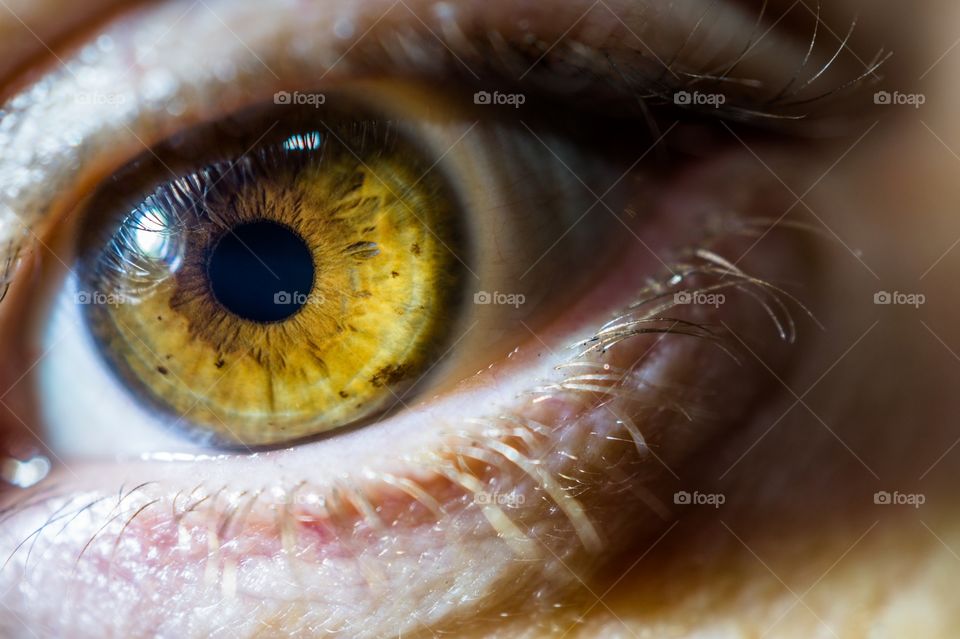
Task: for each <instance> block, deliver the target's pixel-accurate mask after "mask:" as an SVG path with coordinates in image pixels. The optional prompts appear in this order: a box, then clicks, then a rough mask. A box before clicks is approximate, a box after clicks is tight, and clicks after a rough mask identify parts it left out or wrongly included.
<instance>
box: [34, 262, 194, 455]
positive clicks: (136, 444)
mask: <svg viewBox="0 0 960 639" xmlns="http://www.w3.org/2000/svg"><path fill="white" fill-rule="evenodd" d="M89 303H135V302H131V301H130V300H129V299H128V298H124V297H115V296H93V295H90V294H86V295H84V294H83V293H82V292H81V291H80V290H79V286H78V283H77V280H76V277H74V276H70V277H69V278H68V280H67V282H66V283H65V286H64V287H63V288H62V289H61V292H60V293H59V295H58V297H57V299H56V300H55V301H54V303H53V308H52V309H51V312H50V316H49V320H48V322H47V325H46V326H45V327H44V329H43V332H44V334H43V343H44V344H46V345H48V346H47V349H48V352H47V354H46V356H45V357H44V358H43V359H42V360H41V361H40V363H39V364H38V365H37V367H36V368H35V369H34V374H35V375H36V376H37V381H36V384H37V387H38V389H39V396H40V397H41V398H42V401H41V402H40V410H41V413H42V420H43V423H44V426H45V431H44V434H45V438H46V441H47V443H48V444H49V446H50V448H51V449H53V450H56V451H57V452H58V454H60V455H61V456H63V457H64V458H67V457H71V458H72V457H95V456H102V455H104V453H106V454H109V455H116V456H117V457H121V458H135V457H139V456H140V455H141V454H142V453H143V451H144V450H153V451H170V452H180V451H183V450H185V449H187V450H189V449H193V450H195V449H196V444H190V442H188V441H186V438H184V437H183V436H178V435H177V434H176V433H175V432H174V430H173V429H168V428H164V427H162V426H161V424H159V423H158V422H162V421H164V418H160V417H158V416H157V415H151V411H150V408H149V407H148V406H147V405H145V404H144V403H142V402H140V401H138V400H137V398H136V397H135V396H134V395H133V394H132V393H130V392H129V391H128V390H126V389H125V387H124V386H123V384H122V383H121V381H120V380H119V379H118V378H117V377H116V375H114V373H113V372H112V371H111V370H110V369H109V367H108V365H107V364H106V362H105V361H104V360H103V358H102V357H101V356H100V347H98V346H97V345H96V343H94V341H93V337H92V336H91V335H90V331H89V330H87V327H86V324H85V319H84V317H83V309H84V308H85V307H84V305H85V304H89Z"/></svg>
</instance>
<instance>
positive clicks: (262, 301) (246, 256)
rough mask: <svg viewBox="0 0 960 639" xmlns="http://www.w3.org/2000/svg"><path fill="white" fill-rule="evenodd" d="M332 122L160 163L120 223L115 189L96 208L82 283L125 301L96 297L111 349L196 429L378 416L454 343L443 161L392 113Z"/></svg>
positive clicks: (283, 436) (453, 264)
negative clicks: (395, 125) (170, 166)
mask: <svg viewBox="0 0 960 639" xmlns="http://www.w3.org/2000/svg"><path fill="white" fill-rule="evenodd" d="M301 124H302V123H301ZM298 126H299V125H298ZM334 132H335V134H334V135H325V134H322V133H321V132H320V131H318V130H315V129H311V128H308V127H303V126H302V127H301V128H299V129H296V130H292V131H287V132H285V133H284V134H283V135H282V136H279V137H278V136H276V135H272V136H270V137H269V139H268V141H266V142H262V143H260V144H258V145H256V146H255V147H254V148H253V149H251V150H250V151H249V152H248V153H242V154H239V155H237V156H234V157H225V158H221V157H218V158H217V159H215V160H212V161H209V162H207V163H206V164H200V165H196V166H192V167H187V168H186V169H185V171H184V173H183V174H181V175H179V176H178V177H176V178H174V179H169V180H166V181H164V180H163V179H162V176H161V179H158V180H157V181H155V182H154V184H153V186H152V189H148V190H146V191H145V192H144V193H143V194H142V197H141V199H140V201H133V202H130V203H129V206H128V207H127V212H126V213H124V214H122V215H120V216H119V223H117V222H113V224H112V226H113V228H110V227H111V224H110V223H106V224H105V223H104V222H103V220H102V219H97V217H96V214H95V212H96V211H99V210H109V209H110V208H111V207H113V208H117V202H116V198H115V196H114V195H111V194H110V193H109V192H107V193H106V194H104V193H101V194H100V195H99V196H95V197H94V199H93V200H92V201H91V203H90V205H89V207H88V210H89V211H91V212H92V215H91V217H90V219H89V221H88V224H87V228H86V229H85V230H84V231H82V240H81V242H82V245H83V246H84V247H86V248H85V249H82V250H81V262H80V264H81V268H80V274H81V275H80V279H81V282H80V283H81V288H82V290H85V291H91V292H93V294H95V295H99V296H100V297H101V298H104V299H109V300H112V301H113V302H115V303H107V304H90V305H88V306H86V307H85V317H86V321H87V324H88V325H89V327H90V330H91V333H92V334H93V335H94V337H95V340H96V341H97V345H98V349H99V350H100V352H101V354H102V355H103V357H104V358H105V359H106V360H107V361H108V362H109V363H110V364H111V366H112V368H113V369H114V370H115V372H116V373H117V374H118V375H119V376H120V377H121V378H122V379H123V380H124V381H125V383H126V384H127V385H128V386H130V387H132V388H134V389H137V390H138V391H139V392H140V394H141V395H143V397H144V399H145V400H147V401H148V402H150V403H152V404H154V405H156V406H157V407H159V408H160V409H162V410H163V411H165V412H166V413H168V414H170V415H172V416H173V417H174V418H175V419H177V421H178V423H179V424H180V425H181V427H185V428H187V429H189V430H191V431H192V434H193V435H194V436H195V437H196V438H198V439H200V440H205V441H207V442H209V443H212V444H216V445H221V446H226V447H237V446H242V447H254V446H266V445H274V444H279V443H285V442H291V441H295V440H298V439H302V438H305V437H309V436H312V435H316V434H320V433H324V432H327V431H331V430H334V429H336V428H339V427H342V426H345V425H348V424H352V423H355V422H358V421H360V420H363V419H364V418H368V417H371V416H373V415H375V414H377V413H378V412H382V411H383V410H385V409H387V408H389V407H390V406H391V405H392V404H395V403H396V402H397V401H398V397H402V396H403V392H404V390H405V389H407V388H408V387H409V386H410V384H411V383H412V382H414V381H415V380H416V379H417V378H418V377H419V376H420V375H422V374H423V372H424V371H425V370H426V369H427V368H428V366H429V365H430V364H431V362H432V361H433V360H434V359H435V357H436V355H437V353H438V352H439V348H440V347H441V346H443V342H444V340H445V338H446V333H447V329H448V328H449V326H450V325H451V319H452V318H453V317H454V316H455V314H456V312H457V302H458V300H459V299H460V297H461V292H460V291H459V287H460V284H461V270H462V266H461V263H460V261H459V260H460V258H459V255H458V254H456V251H457V250H458V248H460V234H459V233H458V231H457V228H458V219H457V216H458V215H459V212H458V210H457V209H456V207H455V206H454V203H453V198H452V197H451V196H450V195H449V190H448V188H447V186H446V184H445V183H444V181H443V178H442V175H441V173H440V172H429V171H427V170H426V167H428V166H429V164H428V163H426V162H425V161H421V160H420V155H419V150H418V149H417V148H415V147H414V145H412V144H411V143H409V142H407V141H406V140H405V139H404V138H403V137H402V136H400V135H399V134H398V133H397V132H396V131H394V130H392V129H391V127H390V125H386V124H382V123H373V122H363V123H361V122H356V121H353V122H349V121H343V122H340V123H338V124H336V126H335V128H334ZM355 154H356V155H355ZM120 179H121V180H122V179H123V177H122V176H121V178H120ZM131 179H136V178H135V177H133V178H131ZM121 208H122V207H121ZM114 219H117V218H114ZM105 235H106V236H108V239H107V240H106V241H105V242H103V241H101V239H102V238H103V237H104V236H105Z"/></svg>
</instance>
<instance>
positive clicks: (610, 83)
mask: <svg viewBox="0 0 960 639" xmlns="http://www.w3.org/2000/svg"><path fill="white" fill-rule="evenodd" d="M766 10H767V0H764V1H763V4H762V6H761V7H760V9H759V11H758V18H757V21H756V24H755V26H754V32H753V34H752V35H751V36H750V37H749V38H748V43H753V42H754V39H755V38H756V37H757V33H760V29H761V27H762V26H763V22H764V16H765V15H766ZM820 11H821V9H820V2H818V3H817V9H816V23H815V26H814V28H813V29H812V33H811V36H810V41H809V47H808V49H807V54H806V55H805V56H804V58H803V59H802V60H801V61H800V62H799V64H798V67H797V70H796V72H795V73H794V74H793V75H792V77H790V78H788V79H786V80H785V82H784V84H783V86H782V87H781V88H780V89H779V90H777V91H775V92H773V93H772V94H771V89H773V87H769V86H764V85H763V84H762V83H759V84H758V83H757V82H755V81H751V80H748V79H744V78H735V77H733V76H732V75H731V73H732V71H733V70H734V69H735V68H736V66H737V65H738V64H739V63H740V62H741V61H742V60H743V59H744V57H745V55H746V54H747V52H748V51H749V47H750V44H748V45H747V46H746V47H744V49H743V51H742V52H741V53H740V54H739V55H738V56H736V57H735V58H734V59H732V60H730V61H728V62H726V63H724V64H719V65H716V69H718V70H722V71H721V72H720V73H719V74H717V73H703V72H699V73H698V72H696V71H694V70H691V69H685V68H682V67H681V65H679V63H678V62H677V58H678V57H679V55H680V53H681V52H682V51H683V50H684V49H685V48H686V47H687V46H688V44H689V43H690V42H691V41H693V40H694V37H695V35H696V33H697V31H698V28H699V23H698V24H697V25H695V26H694V27H693V28H692V29H691V31H690V33H689V34H688V36H687V38H686V39H685V41H684V43H683V44H682V45H681V47H680V48H679V49H678V50H677V51H676V52H675V53H674V55H673V56H672V57H671V59H670V60H669V61H668V62H666V64H665V65H663V64H660V63H659V62H657V61H652V60H651V59H650V58H645V57H644V56H643V55H642V54H639V57H638V58H637V59H636V62H635V63H632V61H631V60H625V61H620V62H617V61H616V60H614V59H613V57H611V55H610V53H609V52H605V51H603V50H600V49H595V48H591V47H587V46H585V45H583V44H582V43H578V42H575V41H572V40H561V41H560V42H558V43H556V46H553V47H552V48H551V49H549V50H548V55H543V54H542V53H541V52H540V50H539V49H536V48H532V47H531V45H529V44H524V43H520V42H513V41H508V40H506V39H505V38H504V37H503V36H502V35H500V34H498V33H486V34H484V37H485V40H480V41H476V42H471V43H469V49H470V52H469V53H471V54H472V55H471V61H472V62H473V63H474V64H475V65H476V68H477V69H478V70H480V71H481V72H489V73H492V74H494V75H495V77H496V78H497V81H498V82H503V83H510V82H515V78H517V77H518V73H519V72H518V68H521V67H524V70H529V69H532V68H534V67H536V68H535V69H534V72H533V73H531V75H530V78H531V83H536V82H535V81H539V82H540V84H541V85H554V84H556V82H557V79H558V78H559V77H562V76H561V75H560V74H558V73H555V72H554V70H553V67H554V66H557V65H561V66H562V65H566V66H567V67H569V68H570V69H572V70H573V71H574V72H575V74H576V75H577V76H578V77H579V78H580V79H579V82H581V83H582V81H583V78H584V77H587V78H592V80H591V81H590V82H589V83H588V84H587V85H586V87H585V88H581V89H580V90H579V91H578V92H571V93H570V94H568V97H569V98H571V99H576V98H577V97H578V94H579V95H580V96H583V95H588V94H589V92H591V91H598V90H600V89H602V88H606V89H608V90H613V92H614V94H615V95H617V96H618V97H619V99H618V100H617V101H616V102H615V104H614V105H612V106H614V107H615V108H617V109H627V110H628V111H633V112H634V113H635V114H637V115H638V116H639V119H640V120H642V121H644V122H646V126H647V127H648V128H649V129H650V132H651V134H652V136H653V138H654V139H657V138H659V137H660V136H659V127H658V124H657V118H656V117H655V114H653V113H652V110H654V109H662V108H663V107H665V106H669V105H671V104H672V102H673V96H674V95H675V94H676V93H677V92H678V91H686V90H694V89H697V88H714V89H716V88H717V87H719V86H723V87H724V88H725V91H724V95H726V96H728V97H729V98H730V100H731V101H730V102H729V103H726V104H723V105H720V106H719V107H718V108H709V109H706V110H703V111H697V110H695V109H688V108H684V107H681V108H680V109H679V110H678V111H679V112H680V113H682V112H684V111H687V112H691V111H693V112H694V114H695V115H701V116H707V117H708V118H710V119H713V120H730V121H737V122H742V123H746V124H748V125H753V126H759V127H763V128H766V129H770V128H773V129H775V130H779V131H788V130H794V129H793V125H796V121H797V120H798V119H799V120H803V119H804V118H807V117H808V116H809V115H810V114H811V113H813V112H814V111H815V110H817V109H819V108H820V107H821V105H823V104H825V103H828V102H832V101H834V100H836V99H838V98H840V97H842V96H848V95H851V94H857V93H858V92H859V89H861V88H862V87H864V86H866V85H868V84H872V83H873V82H876V81H879V80H880V77H879V76H878V75H877V71H878V70H879V69H880V67H881V66H882V65H883V64H884V63H885V62H886V61H887V60H888V59H889V57H890V55H891V54H890V53H888V52H885V51H884V50H883V49H881V50H880V51H878V53H877V55H876V56H875V57H874V59H873V60H872V61H871V63H869V64H868V65H867V68H866V70H865V71H864V72H863V73H861V74H859V75H856V76H855V77H853V78H850V79H848V80H846V81H843V82H841V83H839V84H838V85H836V86H834V87H832V88H830V89H828V90H826V91H823V92H821V93H820V94H819V95H817V96H815V97H813V98H805V99H803V100H793V101H789V100H783V99H782V98H783V97H784V95H786V94H787V92H789V91H790V88H791V87H792V86H793V85H795V84H797V83H798V82H799V78H800V77H801V76H802V74H803V70H804V68H805V67H806V65H807V63H808V62H809V60H810V59H811V53H812V51H813V50H814V48H815V45H816V42H817V38H818V37H821V36H820V34H821V33H822V30H821V29H820V28H819V25H820ZM855 26H856V20H854V21H852V23H851V28H850V29H849V30H848V32H847V35H846V37H845V38H844V39H843V40H842V41H841V43H840V45H839V46H838V47H837V49H836V54H835V55H834V56H832V57H831V58H830V60H829V62H828V63H827V64H826V65H824V66H822V67H821V68H819V69H815V70H813V71H811V73H810V75H809V76H808V78H807V80H805V81H803V82H800V87H801V88H803V87H805V86H807V85H808V84H810V83H811V81H812V80H814V79H818V78H820V77H821V76H822V75H823V74H824V73H825V72H826V71H827V69H828V68H829V67H830V66H832V65H834V64H836V63H837V59H838V57H839V54H840V52H842V51H843V49H844V48H845V47H846V45H847V43H848V41H849V38H850V37H851V35H852V33H853V29H854V27H855ZM458 33H459V30H458ZM763 34H764V35H765V32H764V33H763ZM394 37H396V38H399V39H403V38H404V37H405V36H403V35H402V34H400V33H396V34H394ZM442 37H443V39H444V40H445V42H444V46H443V47H440V48H439V49H438V53H439V54H440V55H441V56H446V55H447V54H448V53H452V52H453V50H454V49H455V48H461V49H462V48H463V44H462V43H460V42H459V41H457V42H455V41H452V40H451V38H449V37H447V34H446V32H444V33H443V36H442ZM461 40H462V34H461ZM534 42H536V40H534ZM358 49H359V47H358ZM409 50H410V49H409V48H406V47H403V46H398V47H388V48H385V51H386V54H387V55H388V56H389V57H390V58H391V59H392V62H393V63H394V64H395V65H397V66H398V67H399V68H403V66H404V61H403V60H402V59H400V58H401V57H402V56H403V55H404V52H406V51H409ZM383 52H384V51H381V53H383ZM461 53H462V54H463V55H465V56H466V55H467V52H464V51H461ZM357 54H358V55H359V54H360V52H359V51H358V52H357ZM454 55H456V54H454ZM458 60H459V58H458ZM531 61H535V62H537V64H535V65H529V63H530V62H531ZM415 62H416V61H414V60H413V59H410V60H408V61H407V62H406V64H407V67H410V66H411V65H413V64H414V63H415ZM640 62H645V63H648V64H649V63H651V62H653V64H654V68H658V67H659V68H660V72H659V74H655V75H651V74H649V73H646V72H643V71H640V70H639V64H640ZM452 68H457V67H452ZM473 75H475V76H476V75H477V74H476V73H473ZM524 75H525V73H524ZM538 79H539V80H538ZM467 80H469V79H467ZM711 83H712V84H713V86H712V87H711ZM730 87H732V88H733V90H729V88H730ZM791 97H792V96H791ZM673 106H674V107H675V106H676V105H673ZM14 235H15V234H14ZM37 241H38V240H37V238H36V237H30V234H29V233H28V232H27V231H26V229H25V230H24V233H23V234H22V237H17V238H15V239H10V240H9V241H8V242H7V246H6V247H3V249H2V250H0V301H2V300H3V298H4V297H5V295H6V293H7V290H8V288H9V285H10V283H11V281H12V280H13V276H14V273H15V271H16V270H17V267H18V264H19V262H20V258H21V257H22V256H23V254H24V253H25V252H29V250H31V249H32V248H33V245H34V244H36V243H37Z"/></svg>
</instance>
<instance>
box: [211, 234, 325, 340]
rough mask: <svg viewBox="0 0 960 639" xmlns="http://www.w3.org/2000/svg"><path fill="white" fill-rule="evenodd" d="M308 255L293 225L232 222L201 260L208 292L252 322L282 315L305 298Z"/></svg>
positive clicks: (309, 279)
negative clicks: (204, 264)
mask: <svg viewBox="0 0 960 639" xmlns="http://www.w3.org/2000/svg"><path fill="white" fill-rule="evenodd" d="M313 275H314V265H313V256H311V255H310V249H309V248H308V247H307V244H306V242H304V240H303V238H302V237H300V235H299V234H298V233H296V232H295V231H294V230H293V229H291V228H289V227H287V226H284V225H283V224H278V223H276V222H270V221H263V220H261V221H257V222H245V223H243V224H238V225H237V226H235V227H233V229H232V230H231V231H229V232H227V233H225V234H224V235H223V237H221V238H220V239H219V240H218V241H217V243H216V244H215V245H214V247H213V250H211V251H210V255H209V257H208V259H207V278H208V280H209V282H210V289H211V290H212V291H213V296H214V297H215V298H216V300H217V301H218V302H220V304H221V305H223V307H224V308H226V309H227V310H228V311H230V312H231V313H233V314H234V315H237V316H239V317H242V318H243V319H246V320H250V321H253V322H261V323H264V324H266V323H269V322H279V321H281V320H285V319H287V318H288V317H290V316H291V315H293V314H295V313H296V312H297V311H299V310H300V309H301V308H302V307H303V305H304V304H306V302H307V296H308V295H309V294H310V291H311V289H312V288H313Z"/></svg>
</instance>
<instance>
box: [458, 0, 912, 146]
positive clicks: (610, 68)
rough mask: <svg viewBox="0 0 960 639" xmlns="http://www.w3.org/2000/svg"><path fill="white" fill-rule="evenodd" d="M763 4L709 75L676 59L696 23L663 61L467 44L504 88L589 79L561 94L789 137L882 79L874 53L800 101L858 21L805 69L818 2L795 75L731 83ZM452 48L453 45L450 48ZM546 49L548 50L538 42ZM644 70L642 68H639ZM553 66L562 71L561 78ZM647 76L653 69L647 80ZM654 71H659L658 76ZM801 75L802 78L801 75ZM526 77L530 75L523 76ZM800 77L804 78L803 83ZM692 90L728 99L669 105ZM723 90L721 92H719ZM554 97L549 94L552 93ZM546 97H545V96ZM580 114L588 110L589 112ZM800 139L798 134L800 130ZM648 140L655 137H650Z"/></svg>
mask: <svg viewBox="0 0 960 639" xmlns="http://www.w3.org/2000/svg"><path fill="white" fill-rule="evenodd" d="M767 6H768V0H764V1H763V4H762V6H761V7H760V9H759V11H758V17H757V21H756V23H755V25H754V28H753V32H752V33H751V35H750V36H749V37H748V39H747V44H746V45H745V46H744V47H743V49H742V50H741V52H740V53H739V54H738V55H736V56H735V57H734V58H732V59H730V60H727V61H724V62H720V63H718V64H716V65H714V68H713V70H709V71H697V70H695V69H692V68H689V67H685V66H684V65H682V64H681V63H680V62H679V61H678V60H679V57H680V55H681V54H682V53H683V51H684V50H685V49H686V47H687V46H688V45H689V44H690V42H692V41H693V40H694V38H695V36H696V33H697V31H698V30H699V27H700V23H699V22H698V23H697V24H696V25H695V26H694V27H693V28H692V29H691V31H690V32H689V34H688V36H687V37H686V39H685V40H684V42H683V44H682V45H681V46H680V48H679V49H677V50H676V51H675V52H674V54H673V55H672V56H671V57H670V59H669V60H666V61H664V60H662V59H660V58H656V57H655V56H648V55H645V54H644V53H643V52H639V53H635V54H630V55H629V56H622V58H623V59H622V60H620V61H617V60H616V59H615V57H614V56H613V54H612V53H611V52H610V51H608V50H605V49H599V48H593V47H590V46H587V45H584V44H582V43H580V42H577V41H575V40H572V39H569V38H567V39H563V40H561V41H559V42H557V43H554V44H553V45H552V46H551V48H550V49H549V51H548V52H547V53H546V54H543V53H542V52H541V48H542V46H539V47H538V46H537V45H539V44H540V43H539V42H537V43H536V44H534V45H530V44H528V43H523V42H513V41H506V40H504V39H503V38H502V37H501V36H500V35H499V34H488V35H487V40H486V41H484V42H482V43H478V44H471V49H472V50H473V51H475V52H476V56H477V57H476V62H477V64H478V65H479V66H478V67H477V68H479V69H482V70H483V71H487V72H490V73H492V74H496V76H497V79H498V80H500V81H503V82H506V83H511V82H512V83H514V84H518V85H519V83H517V82H516V81H515V78H517V77H518V76H523V77H530V79H531V82H532V83H533V84H534V85H536V82H537V81H540V83H541V84H542V85H544V86H552V87H556V85H557V84H558V81H560V80H562V78H564V77H566V76H570V77H572V78H575V79H576V83H577V84H579V85H583V84H584V78H589V79H590V81H588V82H587V84H586V86H585V87H578V88H572V89H571V90H570V91H569V92H568V93H567V95H568V96H569V97H571V98H573V99H576V98H578V97H580V96H590V94H591V92H592V91H596V90H598V89H612V90H613V91H614V93H615V94H617V95H618V96H619V99H618V100H614V101H613V102H612V104H609V105H607V106H610V107H612V108H614V109H615V110H622V109H626V110H628V111H630V110H632V111H634V112H639V114H640V115H641V116H643V117H644V118H645V119H647V120H648V121H649V119H650V118H649V114H650V110H651V109H653V108H658V107H663V106H670V107H674V108H677V107H678V108H677V110H678V111H694V112H698V113H700V114H701V115H705V116H709V117H710V118H714V119H722V120H730V121H736V122H740V123H745V124H747V125H752V126H758V127H762V128H764V129H771V128H773V129H775V130H780V131H786V132H792V131H795V130H796V127H791V126H789V125H791V124H794V123H795V122H796V121H797V120H804V119H807V118H809V117H810V116H811V115H812V114H815V113H817V112H819V111H820V110H822V109H823V108H824V107H825V106H827V105H828V104H830V103H835V102H838V101H839V100H840V99H842V98H851V97H855V96H856V95H858V94H859V93H860V90H861V89H863V88H865V87H868V86H871V85H873V84H876V83H878V82H880V81H881V80H882V79H883V78H882V76H880V75H879V74H878V72H879V70H880V69H881V68H882V67H883V66H884V64H885V63H886V62H887V61H888V60H889V59H890V57H891V56H892V55H893V54H892V52H890V51H887V50H885V49H884V48H880V49H879V50H878V51H877V53H876V54H875V55H874V56H873V58H872V59H871V61H870V62H868V63H866V64H865V65H864V70H863V71H862V72H860V73H857V74H854V75H853V76H852V77H849V78H847V79H844V80H840V81H839V82H837V84H835V85H834V86H831V87H829V88H826V89H824V90H823V91H821V92H819V93H818V94H817V95H815V96H812V97H803V98H800V97H798V95H799V93H800V92H802V91H803V90H804V89H807V88H808V87H810V86H812V85H813V84H814V83H815V82H816V81H817V80H819V79H820V78H821V77H823V76H824V75H825V74H826V73H827V72H828V71H829V70H830V69H831V68H832V67H833V66H835V65H837V64H839V63H840V62H839V60H840V57H841V54H842V53H843V51H844V50H846V49H848V46H849V43H850V40H851V38H852V36H853V33H854V31H855V29H856V26H857V19H856V18H854V19H853V20H852V21H851V24H850V27H849V29H848V30H847V32H846V34H845V36H844V37H843V38H842V39H840V40H839V42H838V44H837V45H836V48H835V49H834V52H833V53H832V54H831V55H830V57H829V59H828V61H827V62H826V63H825V64H823V65H821V66H819V67H815V68H808V65H809V63H810V60H811V59H812V54H813V52H814V50H815V48H816V46H817V43H818V42H819V41H820V40H821V39H822V38H823V32H824V29H822V28H821V26H820V25H821V3H820V2H819V1H818V2H817V7H816V12H815V23H814V26H813V28H812V30H811V34H810V38H809V43H808V46H807V48H806V53H805V55H804V57H803V58H802V59H801V60H800V61H798V64H797V67H796V70H795V71H794V72H793V73H792V74H791V76H790V77H788V78H785V79H784V80H783V82H782V84H780V85H779V86H778V85H777V84H776V83H774V82H766V83H764V82H760V81H758V80H755V79H751V78H745V77H737V76H735V75H733V72H734V70H735V69H736V68H737V67H738V66H739V65H740V64H741V63H742V62H743V61H744V60H745V59H746V58H747V56H748V55H749V53H750V51H751V50H752V47H753V46H754V45H755V44H756V42H757V41H759V38H762V37H764V36H765V35H767V32H766V30H765V27H766V25H765V23H764V18H765V17H766V15H767ZM451 46H452V45H451ZM543 46H546V43H543ZM644 66H646V67H649V68H648V69H644V68H642V67H644ZM555 67H567V69H568V70H567V71H565V72H564V73H559V72H557V71H556V70H555ZM650 69H653V71H654V72H653V73H651V71H650ZM658 69H659V71H657V70H658ZM805 71H806V72H807V75H806V77H805V78H804V72H805ZM528 73H529V76H528ZM801 78H803V79H801ZM697 89H701V90H707V91H715V92H718V93H722V94H723V95H724V96H725V97H726V98H727V100H728V102H727V103H725V104H722V105H720V106H718V107H709V108H706V109H697V108H695V107H688V106H684V105H677V104H675V100H674V96H675V95H676V94H677V93H678V92H681V91H694V90H697ZM721 89H722V90H721ZM554 90H555V89H554ZM546 92H547V93H549V92H550V90H547V91H546ZM586 108H588V109H590V108H593V107H591V106H589V105H588V106H587V107H586ZM801 132H802V129H801ZM653 134H654V135H653V137H654V138H657V137H659V135H658V134H657V132H656V131H653Z"/></svg>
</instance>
